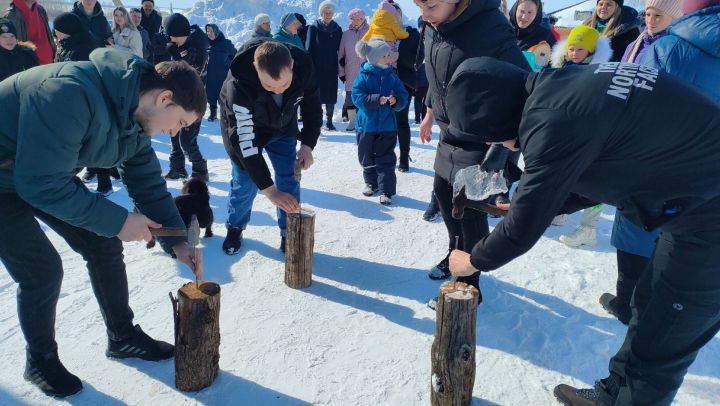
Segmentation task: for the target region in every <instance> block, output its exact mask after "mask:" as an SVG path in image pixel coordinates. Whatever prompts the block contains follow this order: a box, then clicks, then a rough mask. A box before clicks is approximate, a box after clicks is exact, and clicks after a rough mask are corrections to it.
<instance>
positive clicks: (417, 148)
mask: <svg viewBox="0 0 720 406" xmlns="http://www.w3.org/2000/svg"><path fill="white" fill-rule="evenodd" d="M411 117H412V113H411ZM336 125H337V126H338V127H339V128H343V126H344V125H343V124H342V123H337V124H336ZM436 130H437V128H436ZM434 138H435V141H433V142H432V143H431V144H429V145H428V144H425V145H421V144H420V143H419V140H418V137H417V127H415V126H413V143H412V147H411V156H412V158H413V160H414V161H413V162H412V163H411V170H410V172H409V173H398V196H397V197H395V198H394V199H393V205H392V206H390V207H385V206H381V205H380V204H379V203H378V198H377V197H372V198H367V197H364V196H363V195H362V194H361V193H360V192H361V190H362V186H363V181H362V174H361V169H360V166H359V164H357V163H356V159H357V158H356V156H357V152H356V147H355V136H354V135H353V134H349V133H343V132H331V133H323V135H322V136H321V138H320V141H319V143H318V145H317V148H316V150H315V157H316V163H315V165H314V166H313V167H312V168H310V170H309V171H307V172H305V173H304V174H303V179H302V204H303V207H304V208H308V209H311V210H314V211H315V212H316V214H317V218H316V225H315V230H316V235H315V255H314V268H313V272H314V275H313V284H312V286H311V287H309V288H307V289H304V290H292V289H290V288H288V287H286V286H285V285H284V283H283V272H284V262H283V255H282V254H281V253H280V251H279V250H278V245H279V242H280V236H279V231H278V228H277V225H276V220H275V219H276V217H275V209H274V207H273V206H272V205H271V203H270V202H269V201H268V200H267V199H265V198H264V197H263V196H261V195H259V196H258V198H257V199H256V201H255V207H254V212H253V216H252V220H251V223H250V226H249V227H248V228H247V230H246V231H245V233H244V237H245V239H244V243H243V246H242V250H241V253H240V254H239V255H236V256H227V255H225V254H223V253H222V251H221V244H222V240H223V237H224V235H225V229H224V225H223V223H224V221H225V219H226V218H227V210H226V204H227V191H228V186H229V181H230V162H229V160H228V158H227V155H226V153H225V150H224V148H223V145H222V139H221V135H220V129H219V125H218V123H217V122H215V123H208V122H207V121H204V122H203V126H202V130H201V135H200V138H199V143H200V147H201V150H202V152H203V154H205V156H206V158H207V159H208V167H209V170H210V183H209V186H210V191H211V193H212V197H211V205H212V207H213V209H214V212H215V221H216V224H215V228H214V229H215V231H216V233H217V235H216V236H215V237H212V238H209V239H204V240H203V241H202V244H203V245H204V250H205V262H206V264H205V279H206V280H211V281H215V282H218V283H219V284H220V285H221V287H222V292H221V298H222V309H221V320H220V330H221V335H222V342H221V346H220V369H221V372H220V374H219V376H218V378H217V380H216V381H215V383H214V384H213V385H212V386H211V387H209V388H206V389H204V390H202V391H200V392H197V393H182V392H179V391H177V390H176V389H175V387H174V365H173V362H172V361H165V362H159V363H152V362H145V361H139V360H126V361H116V360H110V359H107V358H105V356H104V351H105V347H106V340H107V338H106V333H105V328H104V324H103V321H102V317H101V315H100V312H99V309H98V305H97V302H96V300H95V298H94V296H93V293H92V289H91V287H90V282H89V278H88V276H87V273H86V270H85V266H84V262H83V261H82V259H81V258H80V257H79V256H78V255H77V254H76V253H74V252H73V251H72V250H70V248H69V247H68V246H67V244H65V243H64V242H63V241H62V240H61V239H60V238H59V237H58V236H57V235H56V234H54V233H53V232H52V231H48V235H49V236H50V239H51V240H52V242H53V243H54V245H55V246H56V247H57V249H58V251H59V252H60V254H61V256H62V258H63V263H64V266H65V280H64V283H63V288H62V294H61V298H60V301H59V303H58V311H57V323H56V331H57V334H56V335H57V341H58V344H59V352H60V356H61V359H62V360H63V362H64V363H65V365H66V366H67V368H68V369H69V370H70V371H71V372H73V373H75V374H77V375H78V376H79V377H80V378H81V379H82V381H83V384H84V386H85V389H84V390H83V391H82V392H81V393H79V394H77V395H75V396H72V397H70V398H67V399H65V400H62V401H61V400H54V399H52V398H48V397H46V396H44V395H43V394H42V393H41V392H40V391H39V390H38V389H36V388H35V387H34V386H32V385H30V384H29V383H27V382H25V381H24V380H23V379H22V371H23V365H24V356H25V355H24V351H23V348H24V340H23V336H22V333H21V331H20V328H19V326H18V319H17V316H16V312H15V290H16V285H15V284H14V283H13V281H12V280H11V279H10V277H9V276H8V274H7V272H5V270H4V269H2V270H0V289H1V290H0V292H2V294H1V295H0V306H1V307H2V308H4V309H6V311H5V314H4V316H3V317H2V318H0V331H2V333H1V335H0V343H1V344H2V346H1V349H0V363H1V364H2V365H4V368H3V371H2V372H1V373H0V404H3V405H5V404H8V405H10V404H28V405H30V404H32V405H54V404H84V405H116V404H131V405H171V404H213V405H215V404H218V405H219V404H239V405H306V404H314V405H393V406H395V405H398V406H405V405H426V404H428V403H429V397H430V347H431V344H432V340H433V336H434V333H435V312H434V311H432V310H430V309H429V308H428V307H426V301H427V300H428V299H430V298H431V297H433V295H435V294H436V293H437V290H438V287H439V285H440V283H439V282H434V281H431V280H430V279H428V278H427V271H428V270H429V269H430V268H431V267H432V266H433V265H434V264H435V263H437V262H438V261H439V260H440V259H442V257H443V256H444V254H445V250H446V247H447V243H448V240H447V233H446V231H445V227H444V226H443V224H442V223H440V222H435V223H428V222H425V221H423V220H422V219H421V216H422V213H423V210H424V209H425V207H426V203H427V201H428V198H429V195H430V190H431V185H432V176H433V171H432V163H433V159H434V155H435V147H436V145H437V141H436V140H437V132H436V133H435V134H434ZM154 147H155V149H156V151H157V155H158V157H159V158H160V160H161V163H162V165H163V169H164V170H166V169H167V166H168V162H167V159H168V156H169V152H170V143H169V139H168V137H167V136H158V137H156V138H154ZM89 186H90V188H94V186H95V185H94V184H90V185H89ZM168 186H169V188H170V190H171V192H172V193H174V194H176V193H178V192H179V190H180V187H181V183H180V182H179V181H172V182H170V183H169V184H168ZM110 199H112V200H113V201H115V202H117V203H119V204H122V205H124V206H125V207H128V208H129V207H130V201H129V199H128V197H127V194H126V191H125V189H124V188H123V187H122V185H121V183H119V182H115V193H114V194H112V195H111V196H110ZM578 221H579V220H578V218H577V216H575V217H574V218H572V221H570V222H569V223H568V225H566V226H563V227H552V228H550V229H548V230H547V232H546V233H545V236H544V237H543V238H542V240H541V241H540V242H539V243H538V244H537V245H536V246H535V247H534V248H533V249H532V250H531V251H530V252H529V253H528V254H526V255H525V256H524V257H522V258H519V259H517V260H515V261H513V262H511V263H510V264H508V265H507V266H505V267H503V268H501V269H499V270H497V271H495V272H492V273H489V274H484V275H483V276H482V278H481V287H482V293H483V297H484V302H483V303H482V305H481V306H480V308H479V310H478V319H477V347H476V362H477V372H476V378H475V386H474V391H473V395H474V400H473V404H474V405H495V404H499V405H549V404H554V399H553V396H552V389H553V387H554V386H555V385H557V384H559V383H563V382H564V383H571V384H575V385H581V386H584V385H591V384H592V383H593V381H594V380H595V379H598V378H601V377H604V376H605V373H606V371H607V361H608V359H609V358H610V356H611V355H613V354H614V352H615V350H616V349H617V348H618V347H619V346H620V343H621V341H622V339H623V336H624V332H625V327H624V326H623V325H622V324H620V322H618V321H617V320H614V319H612V318H611V317H609V316H608V315H607V314H606V313H605V312H604V311H603V310H602V308H601V307H600V305H599V304H598V302H597V300H598V297H599V296H600V294H602V293H603V292H612V291H613V289H614V284H615V277H616V268H615V259H614V252H613V250H612V247H611V246H610V245H609V242H608V241H609V234H610V229H611V224H612V210H611V209H610V208H606V209H605V211H604V213H603V215H602V218H601V220H600V223H599V230H598V240H599V245H598V246H597V247H596V248H593V249H572V248H568V247H566V246H564V245H563V244H561V243H559V242H558V241H557V238H558V236H559V235H561V234H563V233H569V232H571V231H572V230H573V228H574V227H575V226H576V225H577V223H578ZM497 222H498V220H492V221H491V224H492V225H495V224H497ZM37 255H43V253H37ZM125 260H126V263H127V272H128V281H129V285H130V304H131V306H132V308H133V310H134V311H135V316H136V318H135V321H136V322H137V323H139V324H140V325H141V326H142V327H143V329H144V330H145V331H146V332H147V333H149V334H150V335H151V336H153V337H155V338H158V339H162V340H165V341H169V342H172V341H173V318H172V310H171V308H172V307H171V303H170V299H169V298H168V292H173V293H176V292H177V289H179V288H180V287H181V286H182V284H184V283H186V282H188V281H189V280H191V278H192V274H191V272H190V271H189V270H188V269H187V268H185V267H183V266H178V265H177V264H176V262H175V261H174V260H172V259H171V258H170V257H168V256H167V255H165V254H163V253H162V251H161V250H160V249H159V248H155V249H153V250H150V251H148V250H146V248H145V246H144V244H142V243H130V244H125ZM718 359H720V340H718V338H717V337H716V338H715V339H713V340H712V341H711V342H710V344H708V345H707V346H706V347H705V348H704V349H703V350H702V351H701V352H700V355H699V357H698V359H697V361H696V362H695V364H694V365H693V366H692V368H691V369H690V373H689V374H688V376H687V377H686V379H685V383H684V385H683V387H682V389H681V390H680V392H679V394H678V396H677V400H676V403H677V404H678V405H713V404H718V403H720V363H719V362H718Z"/></svg>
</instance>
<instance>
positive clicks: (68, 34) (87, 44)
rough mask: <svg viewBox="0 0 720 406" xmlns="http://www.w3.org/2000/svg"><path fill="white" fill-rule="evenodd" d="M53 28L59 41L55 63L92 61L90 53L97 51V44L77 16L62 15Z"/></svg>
mask: <svg viewBox="0 0 720 406" xmlns="http://www.w3.org/2000/svg"><path fill="white" fill-rule="evenodd" d="M53 27H54V28H55V36H56V37H57V40H58V51H57V54H55V62H77V61H88V60H90V52H92V50H93V49H95V43H94V41H93V38H92V37H91V36H90V33H89V32H88V31H87V30H85V29H84V28H83V25H82V21H80V18H79V17H78V16H77V15H76V14H73V13H62V14H60V15H59V16H57V17H55V20H53Z"/></svg>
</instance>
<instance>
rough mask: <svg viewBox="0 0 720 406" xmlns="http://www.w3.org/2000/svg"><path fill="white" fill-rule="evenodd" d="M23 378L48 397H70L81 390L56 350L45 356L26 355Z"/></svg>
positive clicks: (79, 384)
mask: <svg viewBox="0 0 720 406" xmlns="http://www.w3.org/2000/svg"><path fill="white" fill-rule="evenodd" d="M23 377H24V378H25V380H26V381H28V382H30V383H32V384H33V385H35V386H37V387H38V388H39V389H40V390H41V391H43V393H44V394H46V395H48V396H56V397H65V396H70V395H74V394H76V393H78V392H80V391H81V390H82V388H83V386H82V382H80V379H79V378H78V377H77V376H75V375H73V374H71V373H70V372H69V371H68V370H67V369H65V366H64V365H63V364H62V363H61V362H60V359H59V358H58V355H57V350H55V351H53V352H50V353H47V354H35V353H27V360H26V361H25V373H24V374H23Z"/></svg>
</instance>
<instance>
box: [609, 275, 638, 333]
mask: <svg viewBox="0 0 720 406" xmlns="http://www.w3.org/2000/svg"><path fill="white" fill-rule="evenodd" d="M637 282H638V280H637V279H633V278H629V277H628V276H627V275H625V274H623V273H622V272H618V279H617V283H616V284H615V291H616V293H617V295H612V294H610V293H603V294H602V296H600V304H601V305H602V307H603V309H605V310H606V311H607V312H608V313H610V314H612V315H613V316H615V317H617V319H618V320H620V322H621V323H622V324H625V325H627V324H628V323H629V322H630V319H631V318H632V310H631V309H630V300H631V299H632V295H633V292H634V291H635V285H637Z"/></svg>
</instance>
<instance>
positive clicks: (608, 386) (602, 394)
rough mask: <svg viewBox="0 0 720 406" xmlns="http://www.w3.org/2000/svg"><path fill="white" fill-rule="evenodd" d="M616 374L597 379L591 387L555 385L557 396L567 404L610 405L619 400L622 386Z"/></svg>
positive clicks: (576, 405) (574, 405)
mask: <svg viewBox="0 0 720 406" xmlns="http://www.w3.org/2000/svg"><path fill="white" fill-rule="evenodd" d="M613 376H614V375H612V374H611V376H609V377H607V378H604V379H600V380H599V381H595V385H594V387H593V388H591V389H577V388H574V387H572V386H570V385H565V384H560V385H558V386H556V387H555V389H554V390H553V394H554V395H555V398H556V399H557V400H558V401H559V402H560V403H562V404H563V405H566V406H596V405H598V406H609V405H614V404H615V401H616V400H617V397H618V393H619V392H620V387H619V386H618V384H617V383H616V381H615V379H614V378H613Z"/></svg>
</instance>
